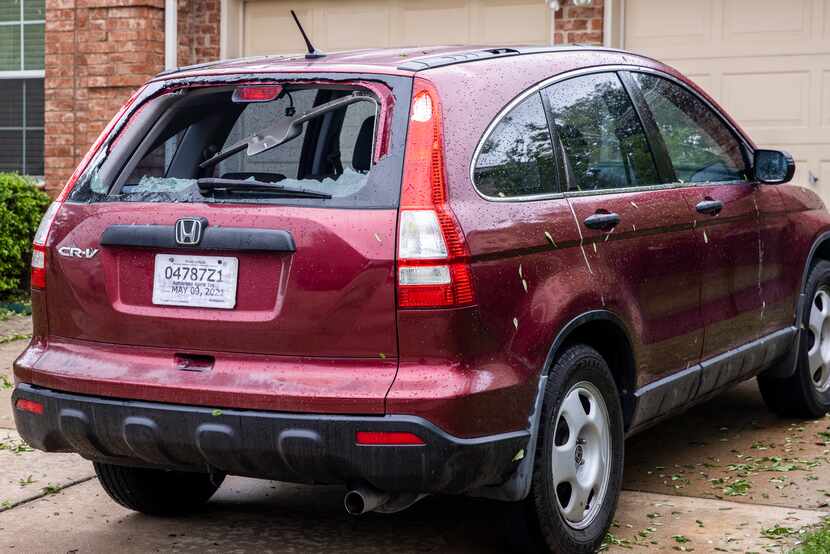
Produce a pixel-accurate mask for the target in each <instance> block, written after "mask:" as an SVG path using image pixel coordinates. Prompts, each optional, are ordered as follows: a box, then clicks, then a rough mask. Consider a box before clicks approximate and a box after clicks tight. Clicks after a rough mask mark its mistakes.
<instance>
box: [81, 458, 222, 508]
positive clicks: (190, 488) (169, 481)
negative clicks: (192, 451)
mask: <svg viewBox="0 0 830 554" xmlns="http://www.w3.org/2000/svg"><path fill="white" fill-rule="evenodd" d="M94 465H95V473H96V475H98V480H99V481H100V482H101V486H103V487H104V490H105V491H106V492H107V494H108V495H109V496H110V498H112V499H113V500H114V501H116V502H117V503H119V504H121V505H122V506H124V507H125V508H129V509H130V510H135V511H137V512H142V513H145V514H149V515H164V516H169V515H182V514H187V513H190V512H193V511H194V510H197V509H198V508H200V507H201V506H202V505H204V504H205V503H206V502H207V501H208V500H209V499H210V497H211V496H213V493H215V492H216V490H217V489H218V488H219V486H220V485H221V484H222V481H223V480H224V479H225V477H224V475H221V474H220V475H210V474H207V473H190V472H186V471H165V470H161V469H148V468H138V467H126V466H118V465H112V464H103V463H97V462H96V463H95V464H94Z"/></svg>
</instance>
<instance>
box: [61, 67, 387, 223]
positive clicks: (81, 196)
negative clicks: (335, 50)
mask: <svg viewBox="0 0 830 554" xmlns="http://www.w3.org/2000/svg"><path fill="white" fill-rule="evenodd" d="M253 86H255V85H253ZM251 87H252V86H250V85H249V86H248V87H247V88H251ZM241 88H246V87H245V86H243V85H238V86H229V85H226V86H210V87H199V88H196V87H194V88H192V89H183V90H182V89H179V90H175V91H170V92H167V93H163V94H160V95H158V96H156V97H154V98H152V99H151V100H149V101H147V102H145V103H144V105H142V106H141V107H140V108H139V109H138V111H137V112H135V113H134V114H132V115H131V116H130V119H129V120H128V121H127V123H126V124H125V125H124V126H123V128H122V129H121V131H120V133H119V135H118V136H117V137H116V138H115V139H114V140H113V141H112V143H111V144H110V145H109V149H108V151H107V152H106V153H102V154H101V155H99V156H97V159H95V160H93V163H92V164H90V168H89V169H88V170H87V171H86V172H85V173H84V175H83V176H82V177H81V179H79V182H78V184H77V185H76V187H75V188H74V189H73V192H72V194H71V195H70V200H71V201H80V202H112V201H119V202H209V203H211V202H217V203H219V202H221V203H278V204H286V203H287V204H302V205H315V206H325V207H394V206H396V205H397V201H398V197H399V194H400V167H399V166H400V157H399V156H389V155H388V154H389V152H390V149H391V145H390V144H385V143H383V142H382V141H384V140H386V141H389V136H390V133H389V132H388V131H386V132H383V129H381V127H382V126H383V125H390V123H391V121H387V120H384V117H387V119H391V117H392V116H391V114H392V110H391V108H392V106H390V105H389V104H391V100H390V99H391V98H393V96H392V95H389V96H388V98H384V97H381V96H379V95H378V94H377V90H378V88H377V87H374V88H371V89H370V88H366V87H362V86H359V85H357V84H348V83H345V84H325V85H321V84H304V83H292V84H285V85H277V86H275V87H273V88H275V89H276V90H278V91H279V92H278V93H276V94H275V96H274V98H269V99H267V100H265V101H262V100H258V101H245V100H243V101H240V100H239V99H238V98H236V97H235V96H234V93H235V91H236V92H239V90H238V89H241ZM390 158H392V159H390ZM396 177H397V178H396Z"/></svg>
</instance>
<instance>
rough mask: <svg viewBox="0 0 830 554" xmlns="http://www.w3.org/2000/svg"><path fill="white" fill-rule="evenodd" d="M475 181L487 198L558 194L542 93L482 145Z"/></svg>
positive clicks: (516, 109)
mask: <svg viewBox="0 0 830 554" xmlns="http://www.w3.org/2000/svg"><path fill="white" fill-rule="evenodd" d="M473 178H474V181H475V185H476V187H477V188H478V190H479V191H480V192H481V193H482V194H484V195H485V196H491V197H499V198H510V197H516V196H533V195H539V194H550V193H553V192H556V183H555V174H554V161H553V148H552V147H551V140H550V132H549V130H548V122H547V119H546V117H545V109H544V107H543V105H542V99H541V97H540V96H539V93H534V94H532V95H530V96H529V97H527V98H526V99H525V100H523V101H522V102H521V103H520V104H518V105H517V106H516V107H514V108H513V109H512V110H510V112H508V113H507V114H506V115H504V117H502V119H501V120H500V121H499V122H498V124H496V126H495V127H494V128H493V131H492V132H491V133H490V135H489V136H488V137H487V138H486V139H485V141H484V142H483V143H482V145H481V148H480V150H479V153H478V158H477V159H476V164H475V168H474V170H473Z"/></svg>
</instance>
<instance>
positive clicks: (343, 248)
mask: <svg viewBox="0 0 830 554" xmlns="http://www.w3.org/2000/svg"><path fill="white" fill-rule="evenodd" d="M252 212H253V213H252ZM185 215H186V216H195V217H204V218H205V219H206V220H207V222H208V229H211V230H216V229H222V228H233V229H245V230H247V231H254V230H259V229H268V230H283V231H287V232H288V233H290V235H291V236H292V237H293V239H294V243H295V245H296V251H295V252H276V251H256V250H254V251H233V250H202V249H194V248H182V247H174V248H170V247H167V248H165V247H158V248H145V247H137V246H123V245H114V246H105V245H102V244H101V237H102V235H103V234H104V232H105V231H106V230H107V229H108V228H110V227H112V226H115V225H123V224H125V223H129V224H130V225H133V226H135V227H136V230H135V234H136V235H139V234H140V232H141V231H143V230H144V229H142V226H145V225H153V226H160V227H163V228H164V230H166V231H167V232H168V233H169V235H170V238H171V239H172V238H173V236H174V234H175V231H174V225H175V223H176V220H177V219H178V218H180V217H182V216H185ZM396 218H397V212H396V210H337V209H332V210H330V209H321V208H297V207H288V206H273V207H267V208H257V209H256V210H251V209H250V208H249V207H245V206H233V205H210V206H208V205H187V206H185V205H182V204H169V203H165V204H143V203H141V204H123V203H115V204H93V205H83V204H66V205H64V207H63V209H62V210H61V213H60V222H59V224H57V225H56V226H55V227H54V228H53V231H52V233H53V241H54V247H53V252H54V254H56V255H53V257H52V261H53V263H51V264H50V265H49V274H48V277H47V282H48V294H47V297H48V305H49V314H50V317H49V330H50V334H52V335H55V336H60V337H67V338H76V339H81V340H92V341H102V342H109V343H116V344H125V345H136V346H157V347H170V348H179V349H183V351H213V350H216V351H221V352H239V353H250V354H270V355H282V356H313V357H318V356H322V357H358V358H379V357H381V354H383V355H384V356H389V357H394V356H395V355H396V337H395V297H394V257H395V248H394V243H395V240H394V237H395V225H396ZM356 222H359V225H358V224H356ZM139 241H140V238H138V239H137V240H136V242H139ZM66 247H68V248H79V249H81V250H82V251H87V249H97V250H98V251H99V252H98V253H97V255H95V256H93V257H91V258H82V257H76V256H64V255H61V254H60V252H61V251H63V252H66V251H67V249H66ZM158 254H171V255H175V256H182V255H184V254H192V255H193V256H197V257H198V256H208V257H230V258H236V259H237V260H238V264H239V265H238V277H237V279H238V280H237V292H236V304H235V306H234V308H233V309H217V308H201V307H177V306H168V305H157V304H153V282H154V278H153V277H154V268H155V262H156V256H157V255H158Z"/></svg>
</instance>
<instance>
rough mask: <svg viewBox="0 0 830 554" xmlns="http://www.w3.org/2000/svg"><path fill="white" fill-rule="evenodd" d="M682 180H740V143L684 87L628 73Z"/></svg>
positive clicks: (693, 181) (741, 157) (715, 116)
mask: <svg viewBox="0 0 830 554" xmlns="http://www.w3.org/2000/svg"><path fill="white" fill-rule="evenodd" d="M632 75H633V76H634V79H635V80H636V81H637V84H638V85H639V86H640V89H641V90H642V92H643V95H644V96H645V99H646V103H647V104H648V107H649V109H651V112H652V114H653V115H654V120H655V122H656V123H657V127H658V128H659V129H660V133H661V135H662V136H663V141H664V142H665V143H666V148H667V149H668V152H669V157H670V158H671V161H672V165H674V172H675V175H677V178H678V180H680V181H681V182H685V183H706V182H729V181H743V180H744V179H745V177H746V172H745V165H744V160H743V153H742V147H741V143H740V142H739V141H738V140H737V138H736V137H735V135H734V133H733V132H732V131H731V130H730V129H729V127H728V126H727V125H726V124H725V123H724V122H723V121H722V120H721V119H720V118H719V117H718V116H717V115H716V114H715V113H714V112H713V111H712V110H711V109H710V108H709V107H708V106H707V105H706V104H704V103H703V102H702V101H701V100H700V99H699V98H697V97H696V96H695V95H694V94H692V93H691V92H689V91H688V90H686V89H685V88H683V87H681V86H679V85H677V84H675V83H673V82H671V81H669V80H668V79H663V78H662V77H656V76H654V75H648V74H645V73H632Z"/></svg>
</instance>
